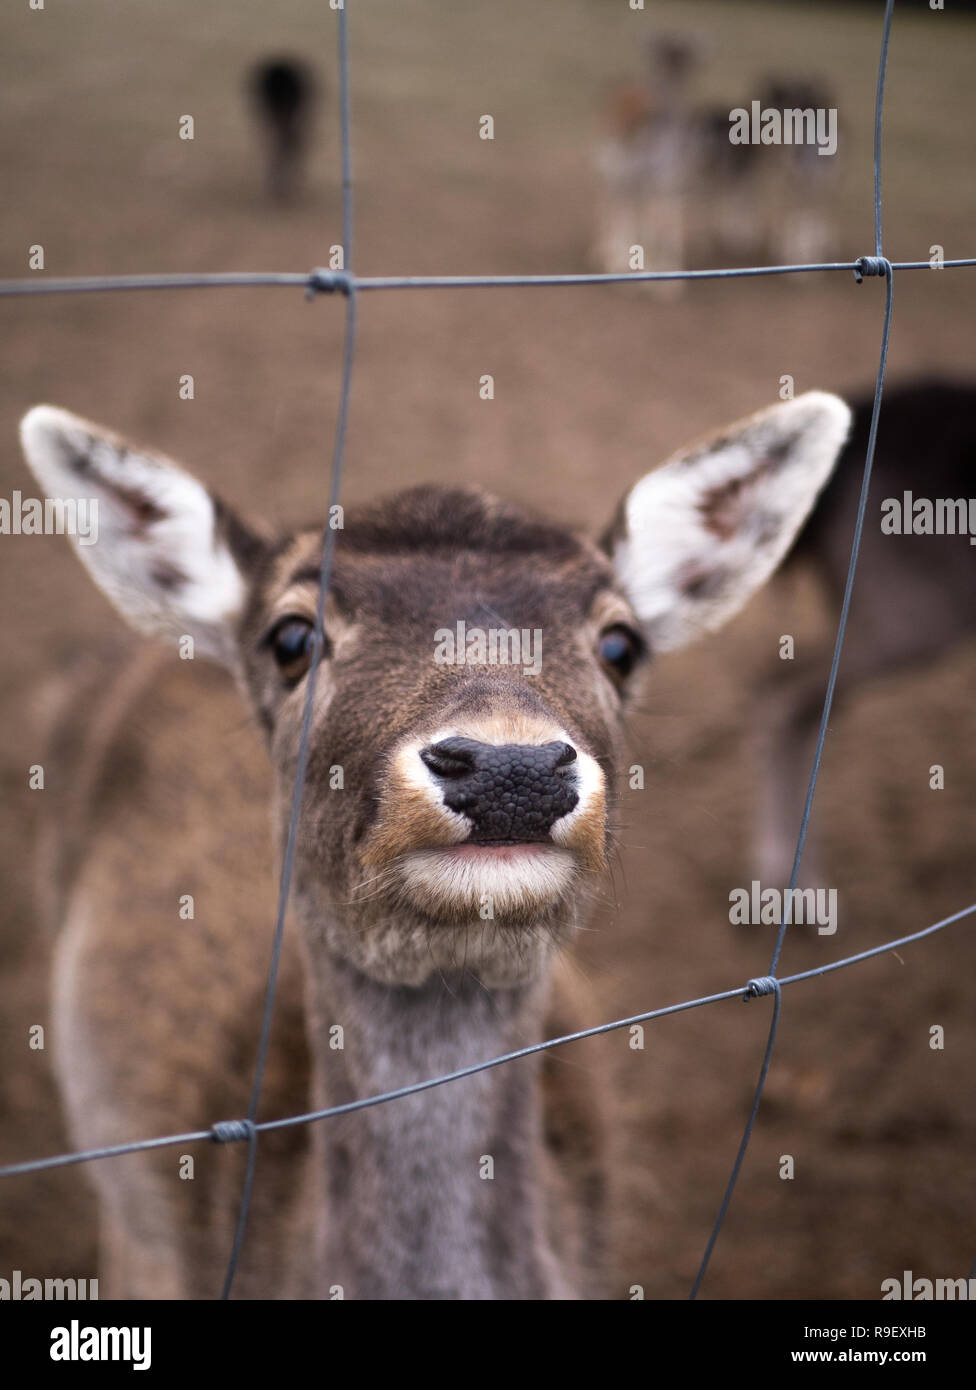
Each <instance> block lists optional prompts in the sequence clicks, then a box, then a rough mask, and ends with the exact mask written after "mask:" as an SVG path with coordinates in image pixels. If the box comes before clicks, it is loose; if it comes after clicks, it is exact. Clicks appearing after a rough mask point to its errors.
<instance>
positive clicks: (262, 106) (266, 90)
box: [247, 57, 319, 203]
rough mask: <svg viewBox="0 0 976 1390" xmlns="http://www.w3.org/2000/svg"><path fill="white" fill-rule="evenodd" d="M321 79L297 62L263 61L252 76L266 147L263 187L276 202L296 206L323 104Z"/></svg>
mask: <svg viewBox="0 0 976 1390" xmlns="http://www.w3.org/2000/svg"><path fill="white" fill-rule="evenodd" d="M318 87H319V83H318V79H317V78H316V75H315V73H314V72H313V71H312V69H311V68H310V67H309V66H308V65H307V64H306V63H303V62H302V61H301V60H299V59H297V58H288V57H278V58H267V59H262V60H261V61H260V62H258V63H256V64H255V65H254V67H253V68H252V69H251V70H250V72H249V73H248V77H247V96H248V101H249V103H250V105H251V108H252V111H253V114H254V117H255V120H256V122H257V125H258V127H259V130H260V135H261V139H262V140H263V142H264V146H265V176H264V184H265V191H266V194H267V197H268V199H269V200H270V201H271V202H273V203H285V202H291V201H293V200H294V198H295V197H296V195H297V193H298V191H299V188H300V186H301V182H302V165H303V161H304V156H305V150H306V147H307V145H308V140H309V135H310V131H311V124H312V118H313V115H314V112H315V106H316V104H317V99H318Z"/></svg>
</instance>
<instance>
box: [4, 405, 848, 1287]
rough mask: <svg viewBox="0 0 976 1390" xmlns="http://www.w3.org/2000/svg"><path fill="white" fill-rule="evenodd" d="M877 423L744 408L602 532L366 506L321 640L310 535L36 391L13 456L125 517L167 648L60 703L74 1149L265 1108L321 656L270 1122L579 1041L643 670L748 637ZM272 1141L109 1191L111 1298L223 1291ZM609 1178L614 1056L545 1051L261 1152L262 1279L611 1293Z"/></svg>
mask: <svg viewBox="0 0 976 1390" xmlns="http://www.w3.org/2000/svg"><path fill="white" fill-rule="evenodd" d="M849 419H850V413H849V411H848V409H847V407H846V406H845V405H844V404H843V403H842V402H841V401H840V400H838V398H837V397H836V396H831V395H827V394H824V393H821V392H810V393H808V394H807V395H804V396H800V397H798V398H797V399H796V400H794V401H789V402H784V403H780V404H778V405H775V406H773V407H772V408H771V409H768V410H764V411H761V412H760V413H759V414H757V415H754V416H752V417H750V418H749V419H747V420H743V421H740V422H738V423H737V424H735V425H733V426H731V427H730V428H728V429H726V430H725V431H723V432H722V433H721V434H720V435H717V436H716V437H714V438H713V439H710V440H706V441H704V442H701V443H699V444H698V445H696V446H695V447H693V448H691V449H690V450H688V451H686V452H683V453H680V454H677V455H675V456H674V457H673V458H672V459H671V460H670V461H668V462H667V463H665V464H664V465H663V466H662V467H661V468H659V469H657V470H656V471H653V472H651V473H648V474H647V475H646V476H644V477H643V478H642V479H641V480H640V481H639V482H637V483H636V485H635V486H634V487H633V488H632V489H631V490H630V492H629V493H628V494H627V495H626V496H625V498H624V499H623V501H622V502H621V504H620V507H619V510H618V513H617V517H616V520H615V521H614V522H613V524H612V525H611V526H610V528H609V530H608V531H607V533H606V536H605V537H604V539H603V541H602V542H601V543H600V544H599V545H598V544H596V543H595V542H594V541H592V540H588V539H586V538H585V537H582V536H580V535H577V534H575V533H572V532H570V531H568V530H564V529H563V528H561V527H559V526H556V525H553V524H550V523H548V522H546V521H544V520H542V519H540V518H538V517H536V516H535V515H533V514H532V513H530V512H527V511H525V510H523V509H522V508H520V507H516V506H511V505H508V504H506V503H504V502H501V501H498V500H497V499H495V498H493V497H489V496H488V495H486V494H484V493H481V492H479V491H477V490H474V489H472V490H458V489H448V488H438V487H423V488H417V489H414V490H412V491H409V492H405V493H401V494H399V495H398V496H396V497H393V498H391V499H389V500H388V501H386V502H377V503H373V504H372V505H370V506H367V507H364V508H363V509H362V510H361V511H359V512H358V513H357V512H355V511H354V510H353V509H350V510H349V511H348V512H347V513H346V515H345V518H344V522H345V524H344V526H343V527H342V529H340V530H337V531H336V532H335V541H336V543H335V553H334V565H333V570H332V579H331V584H330V588H329V593H328V603H327V606H326V611H325V620H324V631H321V630H317V629H316V621H315V619H316V596H317V592H318V585H319V570H320V565H321V552H322V532H321V530H320V529H319V528H318V527H317V526H315V525H311V526H306V527H305V528H303V529H301V530H299V531H297V532H294V533H292V534H289V535H285V536H279V537H272V536H269V535H266V534H265V533H264V531H263V529H262V528H261V527H256V526H254V525H252V524H250V523H248V522H245V521H243V520H241V519H239V518H238V517H237V516H236V515H235V514H234V513H233V512H232V511H231V510H230V509H229V508H228V507H227V506H225V505H224V504H223V503H221V502H219V501H218V500H217V499H216V498H215V497H213V496H212V495H211V493H210V492H209V491H208V490H207V489H206V488H205V487H204V486H203V485H202V484H200V483H199V482H197V481H196V480H195V479H194V478H193V477H191V476H190V475H189V474H188V473H186V472H184V471H183V470H182V469H181V468H179V467H178V466H177V465H176V464H174V463H172V462H170V461H169V460H168V459H165V458H163V457H161V456H159V455H156V454H152V453H147V452H145V451H143V450H141V449H138V448H134V447H130V446H128V445H127V444H125V443H124V442H123V441H122V440H120V439H119V438H117V437H116V436H115V435H113V434H111V433H109V432H107V431H105V430H102V429H100V428H99V427H97V426H95V425H92V424H90V423H88V422H87V421H85V420H82V419H80V418H78V417H77V416H74V415H70V414H68V413H67V412H66V411H63V410H58V409H55V408H53V407H50V406H39V407H37V408H36V409H34V410H32V411H31V412H30V413H29V414H28V415H27V416H26V417H25V419H24V421H23V423H22V430H21V437H22V441H23V447H24V451H25V454H26V457H27V460H28V462H29V463H30V466H31V468H32V469H33V470H34V473H35V475H36V477H37V478H38V480H39V482H40V484H41V486H42V487H43V489H44V491H45V494H46V495H47V496H50V497H52V498H61V499H63V500H64V501H65V502H68V501H70V500H71V499H74V501H75V504H76V506H77V503H78V501H79V499H95V500H97V502H98V536H97V541H96V543H94V544H82V543H80V542H79V541H78V538H77V537H72V541H73V543H74V545H75V549H76V551H77V554H78V556H79V557H80V559H81V560H82V561H83V563H84V564H85V565H86V567H87V568H88V569H89V570H90V572H91V574H92V576H93V578H94V580H95V581H96V583H97V584H98V585H99V586H100V587H101V588H102V589H103V590H104V592H105V593H106V594H107V595H108V597H109V598H110V599H111V601H112V602H113V603H114V604H115V606H116V607H117V608H118V609H119V610H120V611H121V613H122V614H123V615H124V617H126V619H127V620H128V621H129V622H130V623H131V624H132V625H134V626H135V627H136V628H138V629H140V630H142V631H144V632H147V633H150V634H155V635H156V636H158V637H160V638H162V639H163V642H162V645H160V646H157V647H156V648H154V649H143V650H141V651H139V652H137V653H136V654H135V655H130V656H128V657H126V658H124V659H121V660H119V661H118V662H117V663H116V664H115V666H114V667H102V668H101V669H100V670H99V671H98V672H97V675H96V679H95V681H94V682H93V685H92V688H90V689H88V690H86V691H82V690H72V691H71V692H69V694H68V696H67V699H66V702H65V708H64V717H63V719H62V720H61V721H60V725H59V726H58V729H57V732H56V733H55V735H54V739H53V743H52V746H51V750H50V754H49V757H48V758H47V762H48V773H49V775H48V787H49V790H47V791H45V809H46V811H48V814H53V818H52V820H51V822H50V823H49V829H48V832H47V835H46V837H45V841H44V855H45V858H44V873H43V879H44V881H45V883H46V884H47V885H48V892H47V901H48V903H49V911H50V915H51V918H52V927H55V928H56V930H57V940H56V943H55V948H54V950H55V965H54V1002H53V1023H52V1029H53V1034H54V1038H55V1040H56V1042H55V1047H56V1062H55V1066H56V1071H57V1075H58V1078H59V1082H60V1086H61V1089H62V1094H63V1096H64V1100H65V1104H66V1106H67V1111H68V1117H69V1124H70V1131H71V1135H72V1140H73V1142H74V1143H76V1144H77V1145H79V1146H81V1147H89V1146H96V1145H103V1144H111V1143H115V1142H119V1141H124V1140H129V1139H132V1138H133V1137H134V1136H139V1135H155V1134H162V1133H167V1132H173V1131H176V1132H185V1131H188V1130H194V1129H199V1128H201V1127H207V1126H209V1125H211V1124H212V1123H213V1122H214V1121H215V1120H218V1119H229V1118H234V1117H235V1116H238V1115H241V1114H245V1113H246V1111H247V1105H248V1095H249V1089H250V1080H251V1072H252V1067H253V1058H254V1048H255V1042H256V1035H257V1031H258V1027H259V1022H260V1016H261V1005H262V998H263V990H264V984H265V977H266V971H267V959H268V948H269V928H270V925H271V921H272V919H273V911H272V908H273V902H274V896H275V892H274V889H275V882H276V876H277V872H278V869H277V866H276V863H275V858H276V856H275V853H274V851H273V843H276V844H277V847H278V852H279V853H280V850H281V847H282V843H283V840H284V838H285V834H286V827H287V824H288V818H289V806H290V802H291V797H292V788H293V783H294V779H295V768H296V762H297V759H298V756H299V741H300V732H299V731H300V729H301V726H302V720H303V709H304V706H305V701H306V696H307V692H308V680H309V671H310V666H311V663H312V660H313V655H314V653H315V652H316V650H317V649H318V650H321V653H322V661H321V667H320V669H319V679H318V681H317V683H316V686H315V691H314V700H313V705H312V713H311V725H310V743H309V762H308V772H307V778H306V781H305V785H304V798H303V803H302V819H301V828H300V833H299V835H298V839H297V845H296V854H295V861H294V878H293V882H292V896H291V909H292V911H293V913H294V921H293V922H291V923H290V930H289V931H288V932H287V933H286V935H285V946H284V955H283V959H282V963H281V972H280V976H279V986H278V996H277V1007H276V1014H275V1029H274V1033H273V1035H272V1047H271V1052H270V1054H269V1058H268V1065H267V1070H266V1073H265V1084H264V1090H263V1095H262V1111H263V1113H264V1114H267V1115H269V1116H274V1117H280V1116H284V1115H289V1114H296V1113H301V1112H303V1111H307V1110H309V1109H311V1108H313V1107H324V1106H331V1105H337V1104H343V1103H345V1102H349V1101H353V1100H356V1099H362V1098H366V1097H369V1096H373V1095H376V1094H378V1093H382V1092H385V1091H387V1090H391V1089H394V1088H398V1087H401V1086H405V1085H409V1084H411V1083H414V1082H419V1081H423V1080H426V1079H429V1078H432V1077H435V1076H438V1075H441V1074H442V1073H445V1072H448V1071H451V1070H454V1069H456V1068H460V1067H463V1066H466V1065H469V1064H473V1063H477V1062H482V1061H486V1060H487V1059H489V1058H491V1057H494V1056H498V1055H499V1054H502V1053H505V1052H508V1051H510V1050H513V1049H515V1048H520V1047H523V1046H525V1045H527V1044H531V1043H536V1042H538V1041H540V1040H541V1039H543V1038H545V1037H552V1036H558V1035H559V1034H560V1033H565V1032H567V1031H570V1030H571V1029H573V1028H575V1027H577V1026H579V1024H580V1023H581V1022H583V1021H584V1019H583V1018H581V1017H580V1014H581V1012H583V1004H584V995H583V992H582V990H581V988H580V986H579V985H578V984H576V982H575V980H574V979H573V977H571V976H570V975H569V974H568V973H567V970H566V967H565V965H563V964H561V959H563V958H564V953H565V949H566V947H567V946H568V945H569V944H570V942H571V941H572V939H573V937H574V936H575V935H576V933H577V931H578V930H579V928H580V927H581V926H582V924H583V922H584V920H585V917H586V912H587V906H588V902H587V900H588V898H590V897H591V896H592V895H593V893H594V892H595V891H596V887H597V885H598V884H599V883H600V880H601V875H602V874H603V871H604V868H605V865H606V858H607V852H608V849H609V848H610V846H611V845H612V843H613V835H614V818H613V815H612V814H611V809H610V808H611V807H612V805H613V803H614V799H615V798H614V779H615V771H616V769H617V768H618V767H619V766H620V763H621V759H622V755H623V751H624V732H625V713H626V709H627V706H628V704H629V702H630V699H631V697H632V692H633V690H634V687H635V685H636V684H638V683H639V681H640V679H641V677H642V676H643V675H644V674H646V667H647V665H648V663H647V660H646V658H647V657H648V655H649V654H657V653H665V652H667V651H670V650H674V649H677V648H679V647H682V646H684V645H685V644H686V643H688V642H690V641H692V640H693V639H694V638H695V637H697V636H699V635H701V634H703V633H705V632H709V631H712V630H714V629H716V628H718V627H720V626H721V625H722V624H723V623H725V622H726V621H727V620H728V619H729V618H731V617H732V616H733V615H734V614H735V613H736V612H737V611H738V610H739V609H740V608H742V606H743V605H744V604H745V603H746V602H747V600H748V599H749V597H750V596H751V595H752V594H753V593H754V592H755V590H756V589H758V588H759V587H760V586H761V585H762V584H763V583H764V582H765V581H766V580H767V579H768V577H769V575H770V574H771V573H772V571H773V570H774V569H775V567H776V565H777V564H778V563H779V561H780V559H781V558H782V556H783V555H784V554H785V553H786V551H787V550H788V549H789V547H790V545H791V544H792V542H793V539H794V537H795V536H796V534H797V531H798V529H799V527H800V526H801V525H802V523H803V521H804V519H805V517H806V516H807V514H808V512H809V510H810V507H811V506H812V505H813V502H814V500H815V498H816V496H817V494H818V492H819V491H820V489H821V488H822V486H823V485H824V483H825V481H826V479H827V477H828V475H829V473H830V471H831V469H832V467H833V465H834V461H835V459H836V457H837V455H838V452H839V450H840V448H841V445H842V444H843V441H844V438H845V436H846V433H847V429H848V424H849ZM526 640H528V642H529V645H530V646H531V648H532V657H533V660H532V661H531V662H530V663H528V664H527V663H526V659H525V658H526V652H525V649H524V643H525V641H526ZM188 644H192V645H191V646H190V647H188ZM479 644H480V645H479ZM520 644H522V645H521V646H520ZM448 648H450V650H448ZM493 649H494V650H495V651H496V656H497V660H494V661H493V660H492V659H491V656H490V652H491V651H492V650H493ZM188 650H189V651H191V652H192V653H195V655H196V656H198V657H201V658H204V660H202V661H200V660H184V659H180V657H181V656H185V655H186V654H187V651H188ZM536 658H537V660H536ZM211 663H212V664H211ZM221 668H222V669H221ZM96 690H97V694H96V693H95V692H96ZM242 699H243V702H244V705H246V707H247V709H248V710H249V711H250V715H251V721H252V725H248V724H242V721H241V713H242V703H241V701H242ZM269 805H270V807H271V824H272V827H273V831H274V835H273V839H272V835H270V834H269V833H268V830H269V827H268V807H269ZM661 871H662V872H665V873H666V872H667V865H662V866H661ZM188 899H189V901H190V902H191V903H192V905H193V910H192V911H191V912H190V914H189V916H187V914H186V913H185V912H183V911H181V905H185V903H186V902H187V900H188ZM586 1021H593V1020H592V1017H591V1018H590V1019H589V1020H586ZM243 1158H244V1155H243V1153H242V1152H241V1151H240V1149H239V1148H238V1149H229V1148H227V1147H224V1146H219V1147H218V1146H213V1145H211V1146H209V1147H207V1148H200V1149H198V1150H197V1152H196V1158H195V1163H196V1168H195V1172H194V1180H193V1181H192V1182H183V1181H180V1155H179V1151H178V1150H173V1149H169V1150H153V1151H144V1152H139V1153H133V1154H131V1155H129V1156H127V1157H126V1158H124V1159H119V1160H113V1161H112V1162H111V1163H102V1164H94V1165H92V1166H91V1167H90V1168H89V1169H88V1170H87V1171H88V1173H89V1175H90V1177H91V1178H92V1180H93V1181H94V1183H95V1185H96V1187H97V1190H98V1197H99V1207H100V1216H101V1235H102V1252H103V1253H102V1265H103V1268H102V1276H103V1278H104V1279H105V1280H106V1282H107V1288H108V1291H109V1292H110V1294H111V1295H112V1296H121V1295H127V1296H130V1297H132V1296H135V1297H170V1298H172V1297H208V1296H209V1297H212V1296H214V1295H215V1293H216V1291H217V1290H218V1289H219V1288H220V1284H221V1280H222V1274H223V1268H224V1264H225V1261H226V1258H227V1252H228V1250H229V1245H230V1239H231V1234H232V1231H233V1223H234V1218H235V1214H236V1208H237V1203H238V1201H239V1195H240V1180H241V1173H242V1169H241V1163H242V1160H243ZM604 1187H605V1170H604V1161H603V1126H602V1123H601V1118H600V1104H599V1096H598V1094H597V1093H596V1090H595V1088H594V1087H593V1086H592V1084H591V1081H590V1077H589V1074H588V1072H587V1071H586V1070H585V1069H584V1068H582V1067H579V1066H575V1065H566V1063H565V1061H563V1059H562V1058H560V1057H556V1056H554V1055H553V1054H551V1053H546V1054H545V1055H544V1056H542V1055H538V1054H537V1055H534V1056H531V1057H523V1058H521V1059H519V1060H518V1061H516V1062H513V1063H510V1064H506V1065H504V1066H499V1067H495V1068H492V1069H490V1070H487V1071H483V1072H480V1073H478V1074H477V1075H473V1076H470V1077H467V1078H465V1079H463V1080H459V1081H454V1082H451V1083H448V1084H445V1085H441V1086H439V1087H436V1088H434V1089H431V1090H427V1091H425V1092H423V1093H420V1094H416V1095H413V1096H410V1097H405V1098H401V1099H398V1100H396V1101H393V1102H389V1103H385V1104H381V1105H377V1106H375V1107H372V1108H368V1109H363V1110H360V1111H358V1112H356V1113H351V1114H347V1115H344V1116H342V1117H334V1118H332V1119H330V1120H327V1121H324V1122H320V1123H317V1124H315V1125H312V1126H304V1127H300V1128H297V1129H292V1130H287V1131H283V1132H281V1133H277V1134H274V1133H273V1134H264V1135H262V1136H261V1139H260V1154H259V1158H258V1178H257V1183H256V1188H255V1194H254V1206H253V1210H252V1214H251V1222H250V1230H249V1236H248V1241H247V1244H246V1245H245V1248H244V1256H243V1260H242V1264H241V1267H240V1271H239V1275H238V1285H237V1292H238V1294H239V1296H242V1297H265V1298H274V1297H315V1298H329V1297H330V1296H332V1297H336V1296H342V1295H344V1296H345V1297H349V1298H414V1299H419V1298H452V1299H503V1298H520V1299H541V1298H561V1297H600V1296H602V1295H603V1294H604V1293H605V1292H606V1285H605V1270H604V1269H603V1267H602V1254H601V1246H602V1242H603V1238H604V1235H605V1231H606V1225H607V1216H606V1211H605V1206H604ZM336 1289H339V1290H341V1294H340V1295H337V1294H336V1292H335V1290H336Z"/></svg>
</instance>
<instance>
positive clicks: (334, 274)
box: [305, 266, 352, 299]
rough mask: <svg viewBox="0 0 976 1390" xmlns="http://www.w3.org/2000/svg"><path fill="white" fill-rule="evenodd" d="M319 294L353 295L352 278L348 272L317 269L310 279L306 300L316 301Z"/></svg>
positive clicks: (306, 290)
mask: <svg viewBox="0 0 976 1390" xmlns="http://www.w3.org/2000/svg"><path fill="white" fill-rule="evenodd" d="M317 294H344V295H346V296H347V297H348V296H349V295H350V294H352V276H351V275H350V273H349V271H348V270H325V269H324V268H323V267H322V266H319V267H317V268H316V269H315V270H313V271H312V273H311V275H309V277H308V285H307V286H306V289H305V298H306V299H314V298H315V296H316V295H317Z"/></svg>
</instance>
